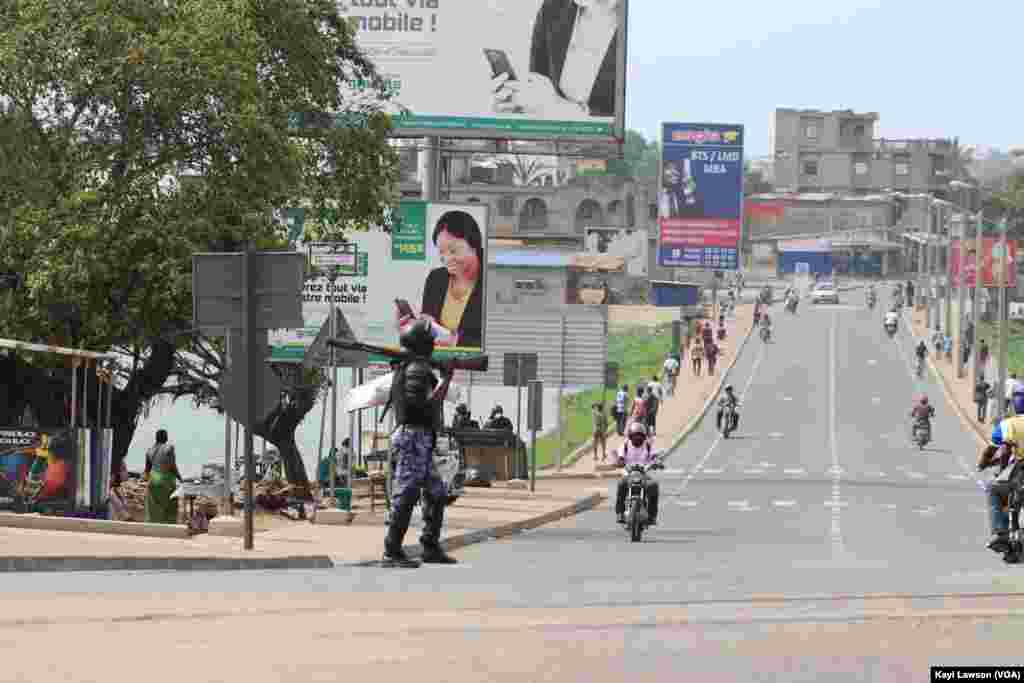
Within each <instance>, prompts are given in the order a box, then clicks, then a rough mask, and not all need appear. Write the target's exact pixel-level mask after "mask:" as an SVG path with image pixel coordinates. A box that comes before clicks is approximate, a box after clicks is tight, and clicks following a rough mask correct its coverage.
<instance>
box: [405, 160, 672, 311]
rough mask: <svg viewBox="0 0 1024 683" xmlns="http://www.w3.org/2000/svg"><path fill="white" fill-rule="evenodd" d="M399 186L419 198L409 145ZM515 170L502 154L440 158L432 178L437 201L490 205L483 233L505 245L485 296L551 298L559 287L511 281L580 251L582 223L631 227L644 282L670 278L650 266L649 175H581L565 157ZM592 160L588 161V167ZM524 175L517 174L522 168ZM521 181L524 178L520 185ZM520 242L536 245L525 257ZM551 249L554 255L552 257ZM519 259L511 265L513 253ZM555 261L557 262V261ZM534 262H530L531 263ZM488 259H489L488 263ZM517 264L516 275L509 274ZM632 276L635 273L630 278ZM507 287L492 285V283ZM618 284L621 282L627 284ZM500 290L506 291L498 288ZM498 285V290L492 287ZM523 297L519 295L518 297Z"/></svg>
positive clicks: (652, 182) (653, 242)
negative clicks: (639, 238)
mask: <svg viewBox="0 0 1024 683" xmlns="http://www.w3.org/2000/svg"><path fill="white" fill-rule="evenodd" d="M400 156H401V157H402V180H401V191H402V196H403V197H405V198H417V197H419V196H420V195H421V181H420V178H421V177H422V176H421V173H422V169H419V168H418V162H417V159H416V150H415V149H412V148H406V149H403V150H401V152H400ZM548 159H549V160H550V161H547V160H544V159H541V163H538V164H537V165H535V166H532V167H528V168H527V166H526V165H524V166H523V167H521V168H518V169H517V168H515V165H514V164H511V165H510V164H509V163H508V161H507V160H505V159H502V160H500V161H498V162H497V163H496V162H494V161H489V160H486V159H480V158H478V159H477V160H475V161H471V158H470V157H469V156H453V157H451V158H449V159H446V160H445V163H444V164H443V170H442V173H441V177H440V199H441V201H452V202H460V203H462V202H466V203H477V202H480V203H484V204H487V205H488V207H489V208H490V213H491V221H490V232H489V235H488V237H489V238H490V240H491V246H492V247H493V249H511V250H513V251H515V253H514V254H513V253H509V254H507V255H506V256H505V257H503V258H502V259H501V260H500V265H501V273H494V274H493V275H494V280H493V282H494V283H495V288H494V291H493V295H494V296H495V297H498V299H499V300H500V301H498V302H499V303H501V302H504V303H508V302H511V301H521V300H522V301H538V302H541V300H543V301H548V300H550V301H555V300H557V299H561V298H562V296H561V295H559V294H558V293H557V292H558V291H560V289H564V287H555V286H546V287H543V288H541V290H539V291H543V292H544V296H541V297H537V296H535V294H536V293H533V295H531V296H527V297H525V298H523V297H521V296H520V294H522V293H520V292H516V291H513V289H514V285H515V284H516V283H517V282H519V281H526V280H537V279H538V277H537V276H536V273H535V272H534V270H536V268H537V267H540V266H538V265H537V263H541V262H543V263H542V265H544V267H550V264H552V263H556V262H557V263H562V261H564V260H565V259H564V255H565V254H571V253H577V252H583V251H584V250H585V248H586V245H585V239H586V232H585V231H586V229H587V228H621V229H623V230H639V231H641V232H643V233H645V234H646V235H647V242H648V249H647V262H648V266H647V269H646V270H647V274H646V277H644V278H642V279H643V280H644V282H645V283H646V280H648V279H650V280H671V279H673V275H674V273H673V271H672V270H671V269H665V268H661V267H659V266H658V265H657V259H656V256H657V239H658V230H657V218H658V216H657V187H656V179H655V178H650V179H634V178H626V177H621V176H614V175H581V174H577V173H576V166H577V163H576V161H575V160H572V159H561V160H558V161H555V160H554V158H551V157H549V158H548ZM591 165H592V164H591ZM526 170H529V174H528V175H529V177H527V178H524V177H523V176H524V175H527V174H526V173H524V171H526ZM524 181H526V182H524ZM522 247H529V248H531V249H535V250H539V251H540V252H547V255H545V254H544V253H537V254H535V256H536V258H535V257H534V256H529V257H528V258H527V256H526V255H524V254H525V252H523V251H522ZM552 252H561V253H562V254H563V256H561V257H560V256H558V255H557V254H554V253H552ZM520 257H521V258H522V263H521V264H519V265H518V266H515V265H513V261H514V258H520ZM560 259H561V260H560ZM535 261H536V262H537V263H535ZM493 265H494V264H492V266H493ZM517 269H521V271H522V272H515V271H516V270H517ZM633 279H636V278H633ZM499 282H502V283H506V284H508V287H505V288H502V287H497V283H499ZM636 284H637V283H633V284H632V285H623V286H624V287H627V288H628V287H635V286H636ZM505 289H508V290H509V291H504V290H505ZM499 290H500V291H499ZM524 296H525V295H524Z"/></svg>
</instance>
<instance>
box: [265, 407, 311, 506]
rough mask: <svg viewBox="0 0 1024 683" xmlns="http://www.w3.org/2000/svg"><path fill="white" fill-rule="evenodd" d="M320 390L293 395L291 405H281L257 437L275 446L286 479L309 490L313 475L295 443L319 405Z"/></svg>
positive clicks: (266, 421)
mask: <svg viewBox="0 0 1024 683" xmlns="http://www.w3.org/2000/svg"><path fill="white" fill-rule="evenodd" d="M316 394H317V390H316V389H309V388H303V389H299V390H296V391H294V392H292V400H291V402H290V403H289V404H288V405H287V406H278V407H277V408H276V409H274V412H272V413H271V414H270V416H269V417H268V418H267V419H266V420H264V421H263V423H261V424H260V425H258V426H257V428H256V430H255V432H254V433H255V434H256V435H257V436H259V437H261V438H264V439H266V440H267V441H268V442H270V443H272V444H274V446H275V447H276V448H277V452H278V454H279V455H280V456H281V462H282V464H283V465H284V474H285V478H286V479H287V480H288V482H289V483H290V484H294V485H295V486H297V487H299V488H301V489H304V490H306V491H308V490H309V475H308V474H307V473H306V463H305V462H303V460H302V453H301V452H300V451H299V446H298V444H297V443H296V442H295V430H296V429H297V428H298V426H299V425H300V424H301V423H302V421H303V420H304V419H305V418H306V415H308V414H309V411H311V410H312V409H313V406H314V405H316Z"/></svg>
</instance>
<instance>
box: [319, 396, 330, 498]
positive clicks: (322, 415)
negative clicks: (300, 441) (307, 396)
mask: <svg viewBox="0 0 1024 683" xmlns="http://www.w3.org/2000/svg"><path fill="white" fill-rule="evenodd" d="M328 395H330V392H329V391H325V392H324V405H323V408H321V410H320V444H319V445H318V446H317V448H316V476H317V477H318V478H319V477H320V466H321V464H322V463H323V459H324V429H325V428H326V427H327V397H328Z"/></svg>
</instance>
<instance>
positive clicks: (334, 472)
mask: <svg viewBox="0 0 1024 683" xmlns="http://www.w3.org/2000/svg"><path fill="white" fill-rule="evenodd" d="M336 270H337V269H336V268H331V270H330V275H329V277H328V285H327V287H328V291H329V292H330V299H331V309H330V315H331V323H330V325H331V338H334V337H336V336H337V335H338V315H337V306H335V304H334V283H335V281H336V280H337V276H336ZM337 440H338V363H337V361H336V356H335V355H334V347H333V346H332V347H331V452H330V455H329V456H328V459H330V458H332V457H333V458H334V462H333V463H332V464H331V491H330V493H331V498H336V497H337V491H336V490H335V489H337V487H338V443H337Z"/></svg>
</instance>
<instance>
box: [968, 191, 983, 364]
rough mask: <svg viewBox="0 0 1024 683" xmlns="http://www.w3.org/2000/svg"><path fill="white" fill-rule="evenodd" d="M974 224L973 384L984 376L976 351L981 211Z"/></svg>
mask: <svg viewBox="0 0 1024 683" xmlns="http://www.w3.org/2000/svg"><path fill="white" fill-rule="evenodd" d="M975 225H976V226H977V232H976V233H975V237H974V304H973V305H972V306H971V320H972V328H973V330H974V339H973V340H972V344H971V350H972V353H971V356H972V359H971V362H972V363H973V364H974V384H977V383H978V380H979V379H980V378H982V377H985V368H983V367H982V366H981V354H980V353H979V352H978V349H980V348H981V338H980V330H979V329H978V322H979V321H980V314H981V293H982V291H983V289H984V285H985V278H984V277H982V272H981V266H982V264H984V262H985V261H984V259H983V258H982V255H981V253H982V251H984V249H985V225H984V223H983V220H982V212H981V211H979V212H978V220H977V221H976V223H975Z"/></svg>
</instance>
